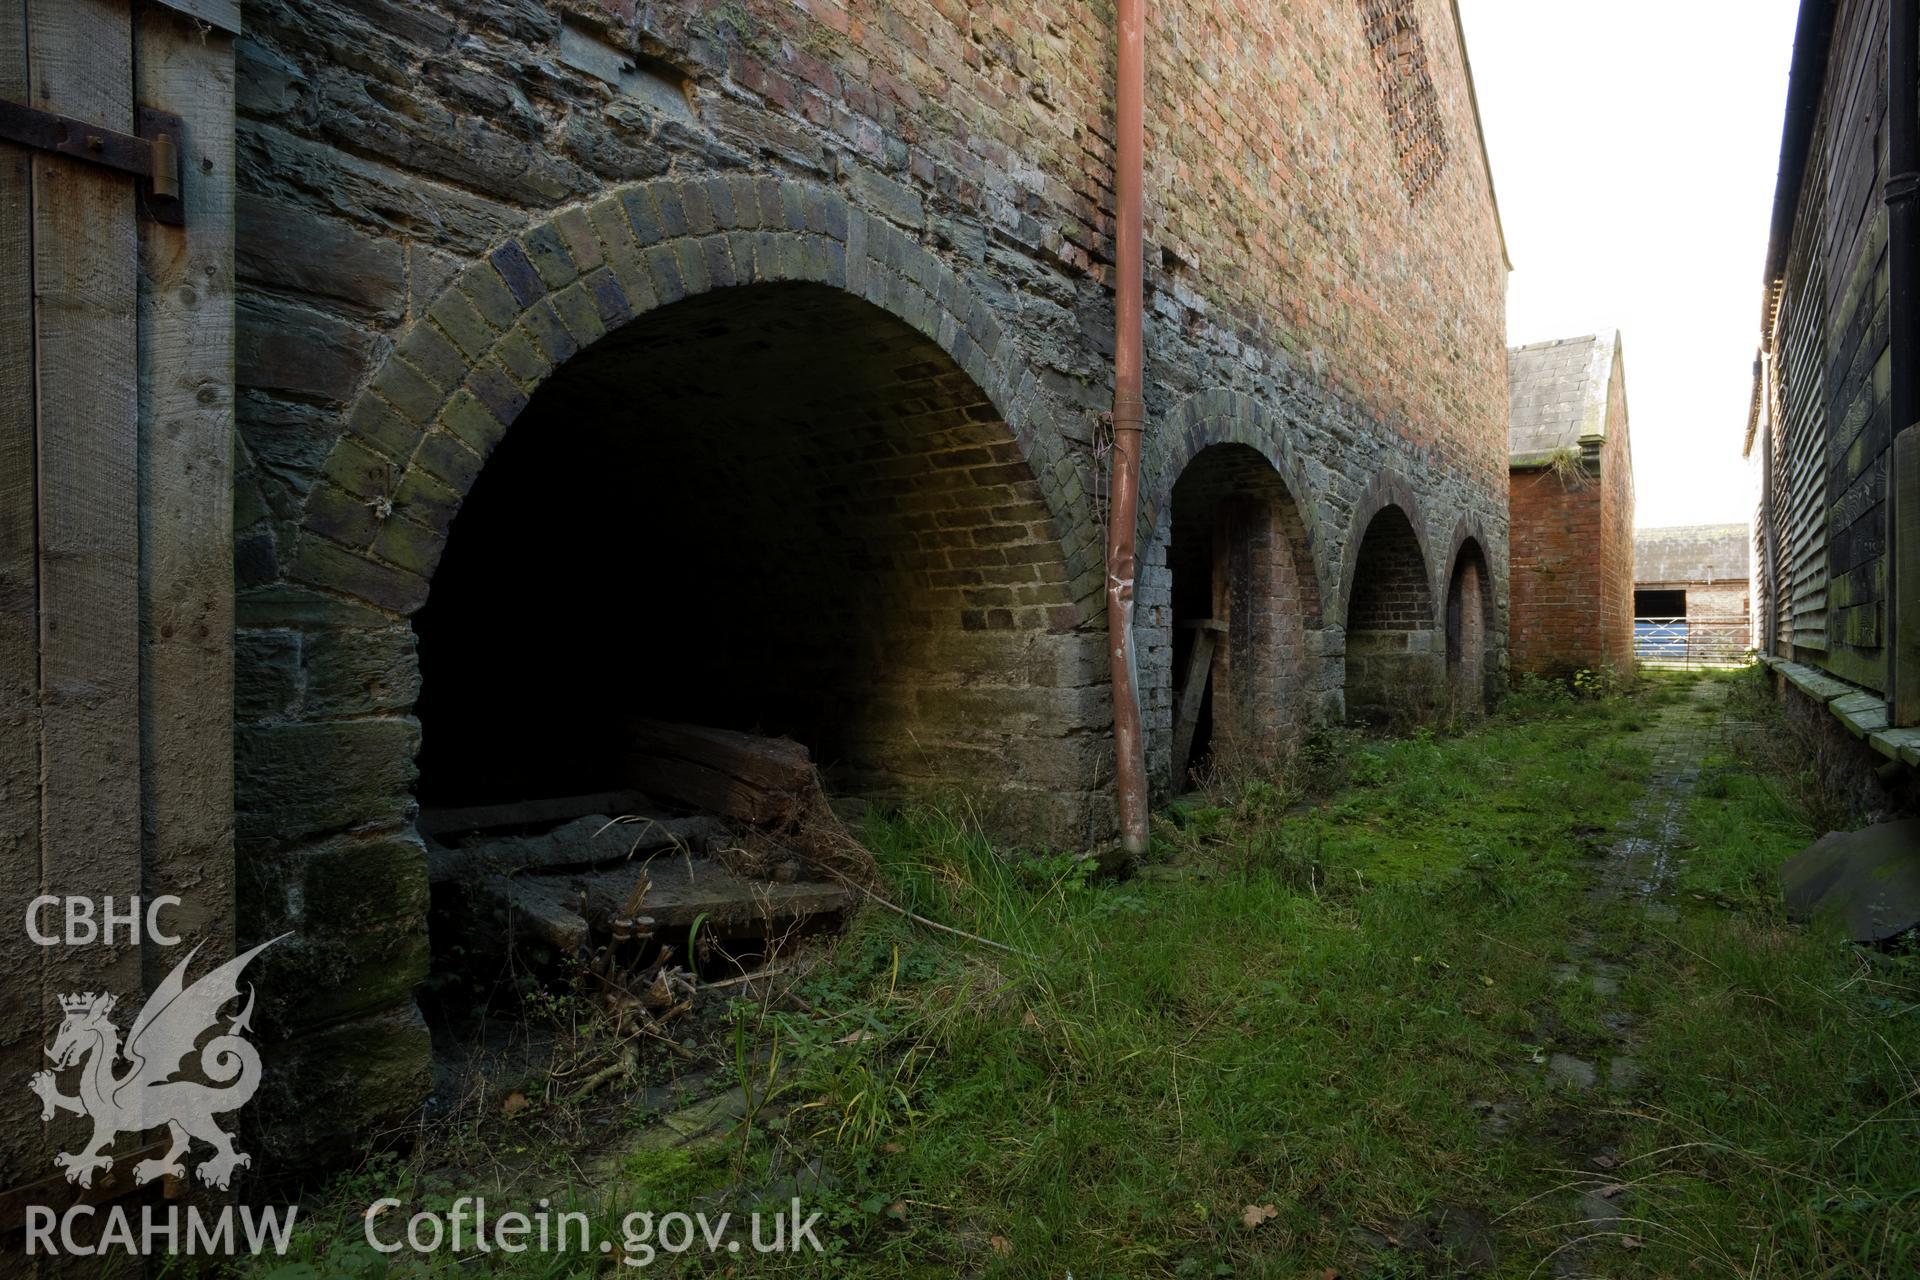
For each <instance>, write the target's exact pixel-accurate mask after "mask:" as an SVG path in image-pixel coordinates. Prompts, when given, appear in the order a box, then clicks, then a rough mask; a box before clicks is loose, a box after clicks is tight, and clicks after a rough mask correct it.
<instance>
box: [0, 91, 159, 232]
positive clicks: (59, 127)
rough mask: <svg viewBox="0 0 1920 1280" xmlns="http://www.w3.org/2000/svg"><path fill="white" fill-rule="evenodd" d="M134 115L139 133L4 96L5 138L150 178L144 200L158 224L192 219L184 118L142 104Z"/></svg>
mask: <svg viewBox="0 0 1920 1280" xmlns="http://www.w3.org/2000/svg"><path fill="white" fill-rule="evenodd" d="M134 115H135V119H136V125H135V127H136V128H138V129H139V132H138V133H121V132H119V131H118V130H116V129H109V128H106V127H105V126H104V125H97V124H90V123H88V122H87V121H85V120H76V119H74V118H73V117H72V116H63V115H61V114H59V113H58V112H56V111H42V110H41V109H40V108H38V107H30V106H28V105H27V104H26V103H24V102H9V101H5V100H0V141H6V142H17V143H19V144H20V145H21V146H25V147H33V148H35V149H37V150H40V151H52V152H54V153H56V154H58V155H63V156H71V157H73V158H74V159H76V160H85V161H87V162H88V163H90V164H97V165H101V166H103V167H104V168H108V169H113V170H115V171H117V172H120V173H126V174H131V175H133V176H134V177H136V178H142V179H145V182H144V183H143V185H142V190H141V202H142V203H143V204H144V205H145V206H146V210H147V213H148V214H149V215H150V216H151V217H152V218H153V220H154V221H155V222H164V223H166V224H168V225H169V226H175V227H177V226H180V225H181V224H183V223H184V222H185V221H186V212H185V209H184V208H183V207H182V205H181V202H180V130H181V122H180V117H179V116H177V115H175V114H173V113H172V112H171V111H160V110H157V109H155V108H153V107H138V108H136V109H135V112H134Z"/></svg>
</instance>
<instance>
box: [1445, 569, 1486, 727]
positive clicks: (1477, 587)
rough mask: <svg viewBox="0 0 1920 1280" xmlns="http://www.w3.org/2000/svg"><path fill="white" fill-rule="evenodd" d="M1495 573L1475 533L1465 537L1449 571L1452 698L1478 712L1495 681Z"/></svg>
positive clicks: (1469, 711) (1452, 701)
mask: <svg viewBox="0 0 1920 1280" xmlns="http://www.w3.org/2000/svg"><path fill="white" fill-rule="evenodd" d="M1493 634H1494V601H1493V574H1492V572H1491V570H1490V569H1489V568H1488V565H1487V557H1486V553H1485V552H1484V551H1482V550H1481V548H1480V543H1479V541H1478V540H1477V539H1475V538H1473V537H1468V538H1466V539H1465V540H1464V541H1462V542H1461V544H1460V545H1459V547H1458V548H1457V549H1456V550H1455V551H1454V554H1453V567H1452V568H1451V569H1450V570H1449V571H1448V573H1447V612H1446V644H1447V697H1448V700H1449V702H1450V704H1451V705H1452V707H1453V709H1454V710H1455V711H1457V712H1460V713H1463V714H1466V715H1479V714H1480V713H1482V712H1484V711H1485V710H1486V708H1487V701H1488V698H1489V696H1490V694H1491V691H1492V684H1493V675H1494V672H1493V657H1494V645H1493Z"/></svg>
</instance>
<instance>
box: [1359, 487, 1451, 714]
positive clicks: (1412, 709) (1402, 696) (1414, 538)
mask: <svg viewBox="0 0 1920 1280" xmlns="http://www.w3.org/2000/svg"><path fill="white" fill-rule="evenodd" d="M1425 528H1426V522H1425V521H1424V520H1423V519H1422V518H1421V517H1420V515H1419V506H1418V504H1417V502H1416V500H1415V498H1414V496H1413V493H1412V491H1411V489H1410V487H1409V486H1408V485H1407V484H1406V482H1405V481H1404V480H1402V479H1401V478H1400V477H1398V476H1396V475H1394V474H1392V473H1390V472H1383V473H1381V474H1380V475H1377V476H1375V477H1374V480H1373V483H1372V484H1370V485H1369V486H1368V488H1367V490H1366V492H1365V493H1364V494H1363V495H1362V497H1361V502H1360V504H1359V506H1358V507H1357V508H1356V510H1355V521H1354V526H1353V532H1352V534H1351V535H1350V537H1349V539H1348V542H1347V548H1346V557H1345V559H1346V566H1347V567H1346V571H1345V572H1344V573H1343V575H1342V582H1343V586H1344V588H1345V593H1344V596H1345V599H1344V612H1343V615H1342V617H1343V621H1344V624H1345V629H1346V653H1345V681H1344V684H1345V692H1346V710H1347V715H1348V717H1349V718H1350V719H1353V720H1356V721H1360V722H1363V723H1369V724H1385V725H1397V724H1402V723H1405V722H1407V721H1411V720H1418V719H1421V718H1423V717H1425V716H1427V715H1429V714H1430V713H1431V712H1432V711H1433V710H1434V709H1435V708H1436V707H1437V706H1438V705H1439V704H1440V703H1441V701H1442V700H1443V698H1444V696H1445V675H1446V666H1445V664H1446V650H1445V637H1444V634H1443V633H1442V630H1441V619H1440V616H1439V610H1438V609H1437V608H1436V604H1435V593H1434V589H1433V581H1434V580H1433V570H1432V567H1431V566H1432V564H1433V560H1432V557H1431V555H1430V554H1429V553H1428V544H1427V538H1426V534H1425Z"/></svg>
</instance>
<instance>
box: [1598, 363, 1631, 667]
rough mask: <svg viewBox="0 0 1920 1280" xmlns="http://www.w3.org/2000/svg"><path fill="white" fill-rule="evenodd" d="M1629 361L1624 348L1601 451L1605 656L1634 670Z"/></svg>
mask: <svg viewBox="0 0 1920 1280" xmlns="http://www.w3.org/2000/svg"><path fill="white" fill-rule="evenodd" d="M1626 376H1627V375H1626V366H1625V363H1624V362H1623V360H1622V359H1621V357H1620V355H1619V353H1617V352H1616V354H1615V357H1614V361H1613V380H1612V382H1611V384H1610V385H1609V386H1608V388H1607V439H1606V443H1605V444H1604V445H1603V446H1601V456H1600V525H1601V534H1600V542H1599V544H1598V551H1599V560H1600V578H1599V592H1600V598H1599V601H1598V606H1599V615H1598V617H1597V619H1596V625H1597V626H1598V627H1599V629H1600V630H1599V646H1598V653H1599V660H1600V662H1602V663H1603V664H1605V665H1606V666H1609V667H1611V668H1613V669H1614V670H1615V671H1618V672H1620V673H1622V674H1626V673H1628V672H1631V671H1632V670H1633V442H1632V439H1631V437H1630V436H1629V435H1628V428H1627V393H1626Z"/></svg>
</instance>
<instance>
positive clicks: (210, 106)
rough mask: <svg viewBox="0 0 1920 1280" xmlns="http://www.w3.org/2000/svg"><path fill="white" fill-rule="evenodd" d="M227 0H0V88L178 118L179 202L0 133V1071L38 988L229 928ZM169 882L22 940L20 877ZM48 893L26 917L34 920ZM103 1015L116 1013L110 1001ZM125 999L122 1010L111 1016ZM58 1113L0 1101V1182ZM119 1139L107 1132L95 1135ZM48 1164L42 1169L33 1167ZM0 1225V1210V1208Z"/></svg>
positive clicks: (46, 1139) (73, 983)
mask: <svg viewBox="0 0 1920 1280" xmlns="http://www.w3.org/2000/svg"><path fill="white" fill-rule="evenodd" d="M237 25H238V7H237V5H236V4H233V3H230V2H229V3H223V4H220V3H210V2H208V0H182V3H181V4H180V5H179V6H178V7H175V6H170V5H160V4H146V3H139V4H136V3H134V0H0V98H5V99H7V100H10V101H13V102H17V103H25V104H27V105H29V106H31V107H34V108H37V109H41V110H45V111H54V112H58V113H61V114H63V115H67V116H71V117H76V118H78V119H80V120H82V121H84V122H86V123H88V124H97V125H100V126H103V127H105V128H107V129H112V130H116V131H119V132H122V133H133V132H136V131H137V124H136V113H137V109H138V108H139V107H141V106H146V107H153V108H159V109H162V110H165V111H171V112H173V113H176V114H178V115H180V116H181V117H182V118H183V133H182V137H181V140H180V141H181V159H182V164H181V166H180V167H181V174H182V200H183V203H184V206H185V209H184V212H185V218H184V225H181V226H166V225H161V224H160V223H158V222H156V221H154V220H153V219H152V218H150V217H147V216H145V214H144V213H143V205H142V197H141V193H140V180H138V179H136V178H135V177H133V176H131V175H129V174H127V173H124V172H119V171H117V170H114V169H110V168H107V167H104V166H102V165H98V164H94V163H90V162H88V161H85V160H81V159H75V158H70V157H68V156H65V155H62V154H58V153H56V152H53V151H49V150H39V149H34V148H29V147H26V146H21V145H16V144H13V143H0V974H3V975H4V976H0V1079H5V1080H7V1081H11V1082H24V1081H25V1079H26V1077H27V1076H28V1075H29V1074H30V1073H31V1072H32V1071H34V1070H36V1069H38V1068H40V1067H42V1066H44V1065H46V1064H45V1059H44V1057H43V1054H42V1048H43V1046H44V1045H45V1044H46V1043H47V1040H48V1038H49V1036H50V1035H51V1033H52V1031H53V1029H54V1027H55V1026H56V1025H57V1023H58V1020H59V1017H60V1010H59V1004H58V1000H57V997H58V996H59V995H61V994H65V993H69V992H81V991H112V992H114V993H116V994H118V995H119V996H120V997H121V1001H122V1006H123V1008H126V1007H130V1008H132V1009H137V1008H138V1006H139V999H138V997H139V996H140V994H141V993H142V992H143V991H145V990H146V989H148V988H149V987H150V986H151V985H152V984H153V983H154V982H156V981H157V980H158V979H159V978H160V977H161V976H163V975H164V974H165V973H166V972H167V970H169V969H170V968H172V966H173V965H174V964H175V963H177V962H178V961H179V959H180V958H182V957H183V956H184V955H185V948H186V947H189V946H191V945H193V944H194V943H196V942H201V941H205V942H206V944H207V946H206V949H205V951H203V953H202V955H203V957H204V956H206V955H208V954H210V953H211V954H220V953H222V952H224V951H226V950H228V949H230V948H231V946H232V928H233V922H232V915H233V911H232V864H233V856H232V813H233V801H232V732H231V722H232V665H233V663H232V631H233V573H232V554H231V550H230V547H231V535H230V529H231V522H232V515H231V507H232V497H231V494H232V481H231V436H232V397H233V342H232V298H233V290H232V277H233V269H232V261H233V252H232V225H233V218H232V209H233V186H232V181H233V41H232V32H233V30H234V29H235V28H236V27H237ZM168 893H171V894H175V895H177V896H179V897H180V898H181V899H182V905H181V906H180V907H179V908H177V909H175V910H173V911H172V912H170V913H169V914H168V915H167V916H166V917H165V919H164V923H165V925H166V926H167V928H168V929H169V930H170V931H171V932H173V933H177V934H179V935H181V937H182V939H183V943H182V946H181V947H180V948H179V949H168V948H160V947H157V946H153V945H151V944H146V945H142V944H139V943H134V942H131V941H129V940H128V939H126V938H125V937H124V936H123V937H121V938H118V939H116V941H115V943H114V944H113V945H98V944H95V945H59V946H42V945H38V944H36V943H35V942H33V941H32V940H31V938H30V937H29V936H28V934H27V931H26V928H25V921H26V916H27V911H28V906H29V904H30V902H31V901H32V900H33V899H34V898H35V897H38V896H40V895H43V894H45V895H54V896H57V897H60V898H68V897H73V898H88V899H92V900H94V902H95V904H96V910H100V911H104V906H103V900H104V899H105V898H107V897H108V896H111V897H112V898H113V899H114V909H115V910H116V911H121V912H124V911H125V910H126V908H127V905H128V899H129V898H131V897H134V896H139V897H141V898H143V899H147V900H151V899H152V898H153V897H155V896H157V895H160V894H168ZM58 918H59V913H58V912H54V913H49V914H48V915H47V916H46V917H44V920H45V922H46V923H48V924H50V925H53V924H57V921H58ZM128 1016H129V1017H130V1016H131V1014H130V1013H129V1014H128ZM124 1020H125V1019H122V1021H123V1022H124ZM83 1123H84V1122H83V1121H82V1120H81V1119H80V1118H78V1117H72V1116H62V1117H61V1118H59V1119H57V1120H56V1121H55V1122H53V1123H52V1124H47V1125H43V1124H42V1123H41V1121H40V1117H39V1113H38V1109H37V1108H36V1107H35V1106H34V1105H33V1104H32V1100H31V1098H29V1097H27V1095H26V1094H25V1092H24V1089H22V1090H21V1091H20V1093H19V1096H18V1097H16V1098H15V1105H11V1106H8V1107H7V1108H5V1109H4V1111H0V1191H3V1192H5V1193H7V1194H6V1196H5V1203H6V1204H7V1205H11V1206H13V1208H14V1209H16V1210H17V1208H18V1205H19V1204H20V1203H21V1202H23V1200H25V1199H33V1200H34V1201H36V1202H38V1203H53V1202H54V1201H55V1200H57V1199H58V1198H59V1197H60V1196H61V1195H63V1194H65V1193H64V1192H63V1191H62V1190H61V1188H62V1185H63V1181H64V1180H63V1179H62V1178H61V1177H60V1176H59V1174H58V1173H57V1172H56V1171H55V1170H54V1168H53V1165H52V1162H51V1156H52V1153H53V1152H55V1151H58V1150H73V1149H75V1148H76V1147H77V1146H78V1145H80V1144H79V1141H78V1139H79V1138H80V1137H81V1136H82V1129H81V1126H82V1125H83ZM143 1140H144V1139H141V1138H136V1137H135V1136H133V1135H129V1136H127V1137H125V1138H123V1139H122V1142H121V1146H120V1147H118V1148H116V1151H117V1152H118V1153H124V1152H126V1151H129V1150H132V1149H133V1148H134V1147H135V1146H136V1145H137V1144H138V1142H139V1141H143ZM49 1179H50V1181H49ZM7 1225H11V1224H4V1223H0V1228H4V1226H7Z"/></svg>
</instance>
